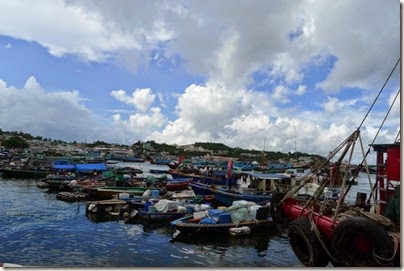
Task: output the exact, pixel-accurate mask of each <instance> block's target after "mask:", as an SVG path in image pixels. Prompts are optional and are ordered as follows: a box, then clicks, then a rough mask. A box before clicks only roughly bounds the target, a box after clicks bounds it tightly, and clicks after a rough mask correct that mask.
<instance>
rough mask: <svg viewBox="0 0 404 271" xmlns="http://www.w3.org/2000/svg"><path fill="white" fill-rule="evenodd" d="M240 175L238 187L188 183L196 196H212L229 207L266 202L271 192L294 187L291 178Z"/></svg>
mask: <svg viewBox="0 0 404 271" xmlns="http://www.w3.org/2000/svg"><path fill="white" fill-rule="evenodd" d="M240 175H241V176H242V177H240V178H241V179H243V180H245V182H244V181H242V183H241V185H239V186H238V187H233V186H231V187H229V186H227V187H220V186H215V185H209V184H204V183H201V182H196V181H190V186H191V187H192V189H193V190H194V192H195V194H197V195H214V197H215V200H216V201H217V202H218V203H220V204H223V205H225V206H231V205H232V203H233V201H238V200H247V201H252V202H255V203H262V202H268V201H270V200H271V197H272V193H273V192H275V191H285V190H286V189H287V188H289V187H290V186H292V185H294V181H293V178H290V177H289V176H285V175H283V174H272V173H260V172H242V173H240ZM229 183H230V182H229Z"/></svg>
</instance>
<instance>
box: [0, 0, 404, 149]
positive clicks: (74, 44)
mask: <svg viewBox="0 0 404 271" xmlns="http://www.w3.org/2000/svg"><path fill="white" fill-rule="evenodd" d="M399 11H400V3H399V2H398V1H394V0H388V1H383V4H381V2H380V1H376V0H370V1H369V0H362V1H348V0H343V1H338V2H337V3H336V2H335V1H311V0H306V1H304V0H303V1H298V2H296V1H258V0H254V1H248V2H245V1H238V0H236V1H144V0H143V1H119V0H118V1H97V2H94V1H85V0H84V1H83V0H82V1H75V0H70V1H63V0H41V1H39V0H32V1H19V0H14V1H5V0H4V1H3V0H0V128H1V129H3V130H13V131H24V132H28V133H31V134H33V135H40V136H44V137H50V138H52V139H62V140H65V141H70V142H72V141H78V142H84V141H86V142H92V141H95V140H104V141H107V142H111V143H122V144H132V143H135V142H137V141H138V140H142V141H146V140H155V141H156V142H160V143H168V144H181V145H183V144H192V143H194V142H220V143H224V144H226V145H228V146H231V147H241V148H247V149H262V148H263V147H264V141H266V146H265V148H266V150H272V151H282V152H289V151H291V152H293V151H295V143H296V149H297V151H302V152H308V153H318V154H322V155H325V154H327V153H328V152H329V151H331V150H332V149H333V148H334V147H335V146H336V145H337V144H338V143H339V142H341V141H342V140H344V139H345V138H346V137H347V136H348V135H349V134H350V133H352V132H353V131H354V130H355V129H356V128H357V127H358V125H359V124H360V122H361V121H362V119H363V118H364V116H365V114H366V112H367V110H368V109H369V107H370V105H371V103H372V102H373V100H374V98H375V97H376V95H377V93H378V91H379V90H380V88H381V87H382V85H383V83H384V81H385V80H386V78H387V76H388V74H389V73H390V71H391V69H392V68H393V66H394V64H395V63H396V62H397V60H398V58H399V57H400V14H399ZM399 86H400V75H399V68H397V69H396V71H395V73H394V74H393V76H392V78H391V80H390V81H389V83H388V84H387V86H386V88H385V91H384V92H383V93H382V95H381V97H380V100H379V101H378V103H377V105H376V106H375V109H374V112H372V114H371V115H370V116H369V117H368V120H367V122H365V124H364V126H363V127H362V138H363V141H364V144H366V146H367V144H369V143H370V142H371V140H372V139H373V138H374V136H375V134H376V129H377V127H378V126H379V125H380V123H381V120H382V118H383V117H384V115H385V113H386V112H387V110H388V108H389V106H390V104H391V103H392V100H393V98H394V96H395V94H396V93H397V91H398V89H399ZM399 126H400V103H399V101H397V102H396V103H395V104H394V107H393V110H392V112H391V114H390V117H389V121H388V122H387V123H386V127H385V129H384V130H383V132H382V133H381V135H380V136H379V137H380V138H378V141H380V142H392V141H393V140H394V139H395V137H396V135H397V133H398V131H399Z"/></svg>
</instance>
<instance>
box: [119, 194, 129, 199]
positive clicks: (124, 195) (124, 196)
mask: <svg viewBox="0 0 404 271" xmlns="http://www.w3.org/2000/svg"><path fill="white" fill-rule="evenodd" d="M118 196H119V198H120V199H129V193H119V195H118Z"/></svg>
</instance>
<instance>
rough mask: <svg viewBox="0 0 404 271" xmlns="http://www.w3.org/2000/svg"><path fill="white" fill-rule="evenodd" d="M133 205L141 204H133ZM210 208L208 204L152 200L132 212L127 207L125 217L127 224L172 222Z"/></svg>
mask: <svg viewBox="0 0 404 271" xmlns="http://www.w3.org/2000/svg"><path fill="white" fill-rule="evenodd" d="M131 204H139V203H136V202H135V203H133V202H132V203H131ZM209 208H210V206H209V205H207V204H195V203H191V202H186V203H179V202H177V201H174V200H169V199H151V200H148V201H146V202H144V204H143V206H142V207H139V208H136V209H133V210H131V211H129V210H128V208H126V206H125V207H124V210H125V211H126V212H128V213H127V214H126V215H124V217H125V222H126V223H131V222H132V223H133V222H138V221H139V220H141V222H147V223H161V222H171V221H173V220H176V219H179V218H181V217H183V216H185V215H189V214H193V213H194V212H195V211H201V210H207V209H209Z"/></svg>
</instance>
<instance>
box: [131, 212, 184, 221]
mask: <svg viewBox="0 0 404 271" xmlns="http://www.w3.org/2000/svg"><path fill="white" fill-rule="evenodd" d="M138 212H139V213H138V214H137V215H139V216H140V217H141V218H142V219H143V220H145V221H147V222H170V221H173V220H175V219H178V218H181V217H183V216H185V215H186V214H187V213H186V212H184V213H179V212H177V211H175V212H167V213H164V212H148V211H145V210H143V209H138ZM188 214H189V213H188Z"/></svg>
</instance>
